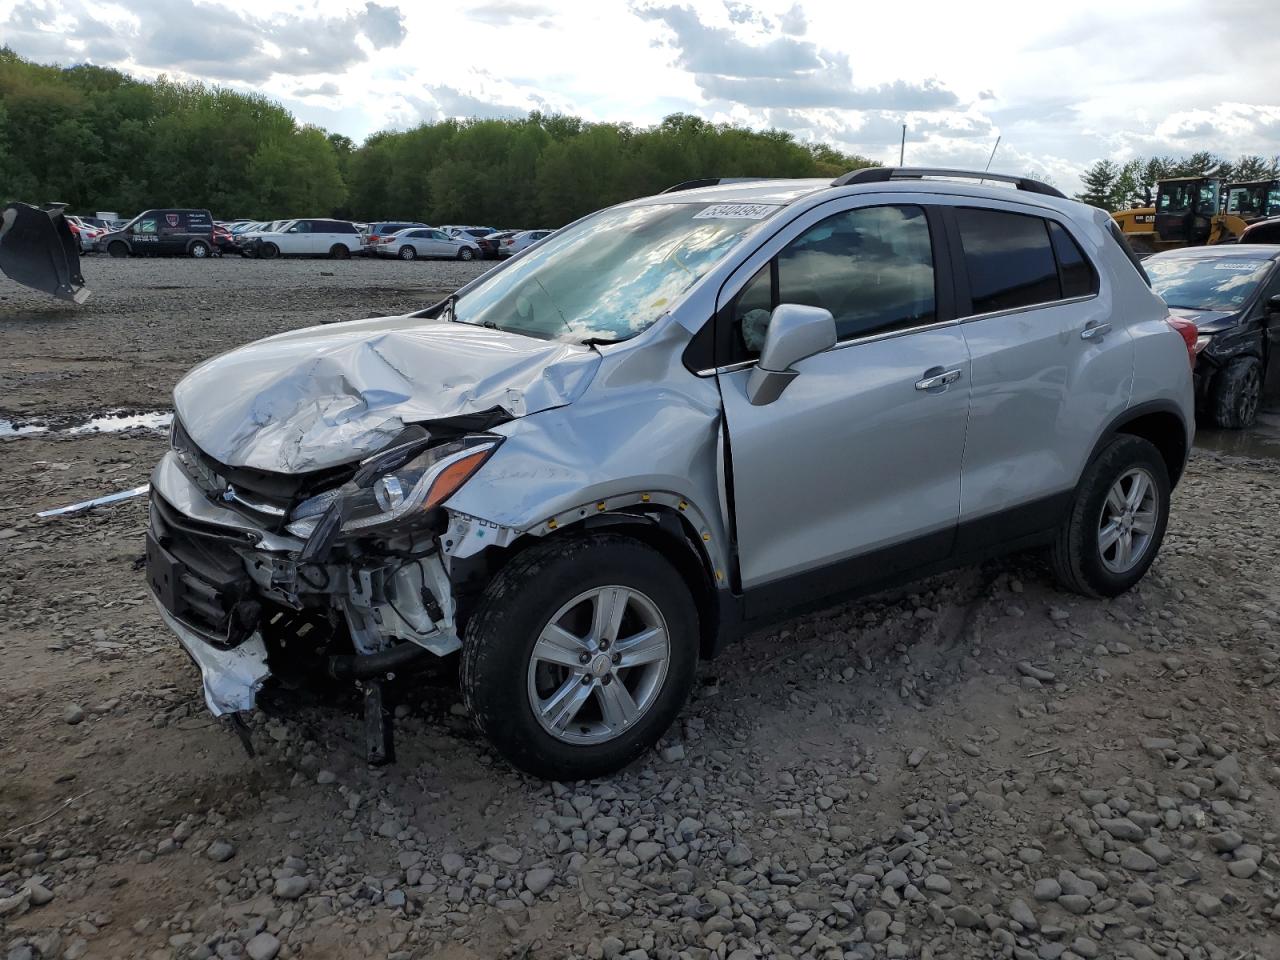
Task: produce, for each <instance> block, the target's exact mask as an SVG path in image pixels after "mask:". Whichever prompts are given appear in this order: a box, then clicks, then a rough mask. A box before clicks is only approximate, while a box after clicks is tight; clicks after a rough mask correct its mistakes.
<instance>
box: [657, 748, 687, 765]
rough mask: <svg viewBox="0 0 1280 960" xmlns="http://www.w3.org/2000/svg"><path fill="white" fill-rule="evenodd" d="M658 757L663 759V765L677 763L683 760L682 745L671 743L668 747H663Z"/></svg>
mask: <svg viewBox="0 0 1280 960" xmlns="http://www.w3.org/2000/svg"><path fill="white" fill-rule="evenodd" d="M658 756H660V757H661V758H662V759H663V762H664V763H677V762H678V761H680V760H683V759H684V744H682V743H673V744H672V745H671V746H669V747H663V748H662V749H661V750H659V751H658Z"/></svg>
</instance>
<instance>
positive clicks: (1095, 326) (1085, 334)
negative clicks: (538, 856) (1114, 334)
mask: <svg viewBox="0 0 1280 960" xmlns="http://www.w3.org/2000/svg"><path fill="white" fill-rule="evenodd" d="M1110 332H1111V324H1109V323H1107V322H1106V321H1105V320H1090V321H1089V322H1088V323H1087V324H1085V328H1084V329H1083V330H1081V331H1080V339H1081V340H1101V339H1102V338H1103V337H1105V336H1106V335H1107V334H1108V333H1110Z"/></svg>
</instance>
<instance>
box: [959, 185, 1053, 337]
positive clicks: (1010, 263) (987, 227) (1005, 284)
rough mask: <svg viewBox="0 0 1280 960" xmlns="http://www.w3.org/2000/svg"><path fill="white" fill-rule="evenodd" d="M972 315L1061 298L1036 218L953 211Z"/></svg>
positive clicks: (1043, 229)
mask: <svg viewBox="0 0 1280 960" xmlns="http://www.w3.org/2000/svg"><path fill="white" fill-rule="evenodd" d="M955 214H956V223H957V225H958V226H959V228H960V243H961V246H962V247H963V248H964V261H965V267H966V271H967V273H968V275H969V294H970V297H971V299H972V301H973V307H972V312H973V313H974V314H982V313H995V312H996V311H998V310H1014V309H1017V308H1018V307H1029V306H1033V305H1035V304H1038V303H1050V302H1052V301H1054V300H1058V299H1060V298H1061V287H1060V286H1059V284H1058V265H1057V263H1056V261H1055V260H1054V256H1053V247H1052V246H1051V245H1050V242H1049V231H1048V229H1047V224H1046V222H1045V221H1044V220H1042V219H1041V218H1040V217H1033V216H1027V215H1025V214H1020V213H1007V212H1005V211H1002V210H979V209H975V208H972V207H961V208H958V209H957V210H956V211H955Z"/></svg>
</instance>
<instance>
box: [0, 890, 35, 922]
mask: <svg viewBox="0 0 1280 960" xmlns="http://www.w3.org/2000/svg"><path fill="white" fill-rule="evenodd" d="M30 905H31V891H30V890H29V889H27V888H24V889H22V890H19V891H18V892H17V893H15V894H14V895H13V896H11V897H0V917H16V916H20V915H21V914H24V913H26V912H27V909H28V908H29V907H30Z"/></svg>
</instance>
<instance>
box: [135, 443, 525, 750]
mask: <svg viewBox="0 0 1280 960" xmlns="http://www.w3.org/2000/svg"><path fill="white" fill-rule="evenodd" d="M492 419H493V418H489V421H490V422H491V421H492ZM476 422H477V421H476V419H475V418H461V420H460V421H458V422H454V423H449V422H444V423H440V424H432V427H431V430H428V429H427V428H425V427H423V426H417V425H412V426H409V427H406V428H404V429H403V430H402V431H401V432H400V433H399V434H398V435H397V436H396V437H394V438H393V439H392V441H391V442H390V443H388V444H387V445H386V446H385V447H384V448H383V449H382V450H380V451H378V452H377V453H375V454H374V455H372V456H370V457H367V458H365V459H364V460H362V461H359V462H356V463H352V464H349V465H342V466H338V467H331V468H327V469H324V470H319V471H313V472H310V473H305V474H282V473H271V472H267V471H263V470H259V469H256V468H248V467H235V466H229V465H227V464H223V463H220V462H219V461H216V460H214V459H213V458H212V457H210V456H209V455H208V454H207V453H205V452H204V451H202V450H201V449H200V448H199V447H198V446H197V445H196V444H195V443H194V442H193V441H192V440H191V438H190V437H189V436H188V434H187V432H186V430H185V428H184V427H183V424H182V423H181V422H180V421H177V420H175V423H174V427H173V434H172V449H171V450H170V451H169V453H168V454H167V455H166V456H165V457H164V459H163V460H162V461H161V462H160V464H159V465H158V466H157V467H156V470H155V472H154V474H153V476H152V481H151V520H150V529H149V531H148V533H147V577H148V582H149V586H150V588H151V591H152V594H153V596H154V598H155V600H156V603H157V605H158V606H159V607H160V610H161V612H162V614H163V616H164V619H165V622H166V623H167V624H168V625H169V627H170V628H172V629H173V631H174V632H175V633H176V634H177V636H178V639H179V641H180V642H181V643H182V645H183V647H184V648H185V649H186V650H187V652H188V653H189V654H190V656H191V658H192V659H193V660H194V661H195V663H196V665H197V666H198V667H199V669H200V672H201V676H202V680H203V685H204V694H205V701H206V703H207V704H208V707H209V709H210V711H211V712H212V713H213V714H214V715H215V716H224V715H228V714H232V715H234V714H236V713H238V712H240V711H244V710H249V709H252V707H253V706H254V704H255V700H256V696H257V693H258V691H259V689H260V688H261V686H262V684H263V683H264V682H265V681H266V679H267V678H268V677H269V676H270V675H271V674H272V673H273V672H278V671H277V668H278V667H282V666H287V667H288V669H290V670H294V669H297V668H299V667H300V668H301V669H303V670H323V671H324V672H325V673H327V674H328V675H329V676H332V677H337V678H340V679H348V680H351V679H354V680H361V681H365V682H366V684H365V685H366V688H367V689H366V697H367V696H368V688H370V687H372V689H373V690H374V692H375V693H377V694H378V695H379V696H380V686H378V684H379V681H381V680H382V679H384V678H386V677H387V676H388V675H389V674H393V673H395V672H396V671H397V670H400V669H402V668H404V667H406V666H408V665H409V664H411V663H413V662H414V661H416V660H419V659H421V658H422V657H423V656H425V655H426V654H427V653H431V654H434V655H436V656H445V655H447V654H450V653H452V652H454V651H456V650H457V649H458V648H459V647H460V646H461V639H460V637H459V631H458V620H457V610H456V606H455V598H454V595H453V592H452V590H451V587H450V577H449V570H448V566H447V564H448V560H447V557H446V555H445V553H444V552H443V551H442V549H441V545H440V542H439V538H440V536H441V535H442V534H443V533H444V532H445V531H446V530H447V527H448V519H447V517H446V515H445V511H444V510H443V509H441V507H440V504H441V503H442V502H443V501H444V500H445V499H447V498H448V497H449V496H450V495H451V494H452V493H453V492H454V491H455V490H457V489H458V487H460V486H461V485H462V484H463V483H465V482H466V480H467V479H468V478H469V477H470V476H471V475H472V474H473V473H475V471H476V470H478V469H479V468H480V466H481V465H482V464H483V463H484V462H485V461H486V460H487V459H488V458H489V457H490V456H491V455H492V454H493V452H494V451H495V450H496V449H497V448H498V446H499V445H500V444H501V443H502V439H503V438H502V437H501V436H498V435H496V434H491V433H486V432H477V431H475V430H474V429H471V428H473V427H474V426H475V424H476ZM366 706H367V708H369V704H368V700H367V701H366ZM369 709H371V712H372V714H374V715H379V716H380V715H381V714H382V710H381V705H380V702H375V703H373V705H372V707H371V708H369ZM382 736H383V738H384V740H385V737H386V731H385V728H384V729H383V730H382ZM372 742H373V741H372V740H371V743H372ZM376 754H377V751H376V750H375V749H374V747H372V746H371V748H370V756H371V759H389V755H388V754H387V751H385V750H384V752H383V755H382V756H380V757H378V756H376Z"/></svg>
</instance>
